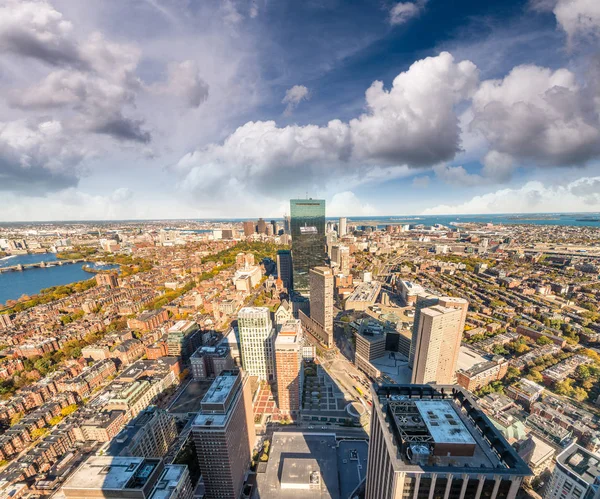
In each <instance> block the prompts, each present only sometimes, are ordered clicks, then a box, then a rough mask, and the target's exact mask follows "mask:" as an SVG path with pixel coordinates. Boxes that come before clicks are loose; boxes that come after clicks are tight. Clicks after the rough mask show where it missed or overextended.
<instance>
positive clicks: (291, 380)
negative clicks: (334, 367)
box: [275, 319, 302, 414]
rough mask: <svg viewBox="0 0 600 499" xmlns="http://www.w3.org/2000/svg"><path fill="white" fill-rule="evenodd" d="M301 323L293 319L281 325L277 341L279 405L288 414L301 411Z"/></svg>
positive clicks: (276, 365)
mask: <svg viewBox="0 0 600 499" xmlns="http://www.w3.org/2000/svg"><path fill="white" fill-rule="evenodd" d="M300 339H301V326H300V321H299V320H297V319H292V320H289V321H286V322H285V323H283V324H282V325H281V328H280V330H279V334H278V335H277V339H276V340H275V372H276V378H277V405H278V407H279V410H280V411H281V412H283V413H286V414H290V413H292V414H295V413H297V412H298V411H299V410H300V401H301V399H302V345H301V342H300Z"/></svg>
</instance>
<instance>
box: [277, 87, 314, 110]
mask: <svg viewBox="0 0 600 499" xmlns="http://www.w3.org/2000/svg"><path fill="white" fill-rule="evenodd" d="M308 98H309V93H308V88H306V87H305V86H304V85H294V86H293V87H292V88H289V89H288V90H287V91H286V92H285V97H284V98H283V100H282V101H281V103H282V104H286V106H285V111H284V114H286V115H290V114H292V112H293V111H294V109H296V107H297V106H298V104H300V102H301V101H303V100H307V99H308Z"/></svg>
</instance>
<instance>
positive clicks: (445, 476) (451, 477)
mask: <svg viewBox="0 0 600 499" xmlns="http://www.w3.org/2000/svg"><path fill="white" fill-rule="evenodd" d="M371 391H372V396H373V397H372V400H373V409H372V413H371V438H370V440H369V457H368V461H367V462H368V464H367V478H366V491H365V498H366V499H392V498H394V499H395V498H405V499H409V498H411V499H412V498H415V497H419V498H427V497H429V498H431V497H436V498H447V499H471V498H477V499H480V498H483V497H485V498H489V499H514V498H515V497H516V494H517V491H518V490H519V487H520V486H521V483H522V482H523V478H524V477H526V476H530V475H531V474H532V473H531V470H530V469H529V468H528V467H527V465H526V464H525V463H524V462H523V460H522V459H521V458H520V457H519V455H518V454H517V452H516V451H515V450H514V449H513V448H512V447H511V446H510V445H509V444H508V442H507V441H506V440H505V439H504V437H503V436H502V434H501V433H500V432H499V431H498V430H497V429H496V427H495V426H494V425H493V424H492V423H491V422H490V420H489V419H488V418H487V417H486V416H485V414H484V413H483V412H482V411H481V410H480V409H479V407H478V406H477V405H476V404H475V402H474V400H473V399H472V397H471V395H470V394H469V393H468V392H467V391H465V390H463V389H462V388H460V387H457V386H440V385H379V386H376V387H375V386H373V387H372V388H371Z"/></svg>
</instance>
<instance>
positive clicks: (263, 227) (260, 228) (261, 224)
mask: <svg viewBox="0 0 600 499" xmlns="http://www.w3.org/2000/svg"><path fill="white" fill-rule="evenodd" d="M256 232H258V233H259V234H266V233H267V222H265V221H264V220H263V219H262V218H259V219H258V223H257V224H256Z"/></svg>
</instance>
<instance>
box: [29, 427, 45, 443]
mask: <svg viewBox="0 0 600 499" xmlns="http://www.w3.org/2000/svg"><path fill="white" fill-rule="evenodd" d="M47 433H48V430H47V429H46V428H36V429H35V430H33V431H32V432H31V439H32V440H37V439H38V438H42V437H43V436H44V435H46V434H47Z"/></svg>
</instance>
